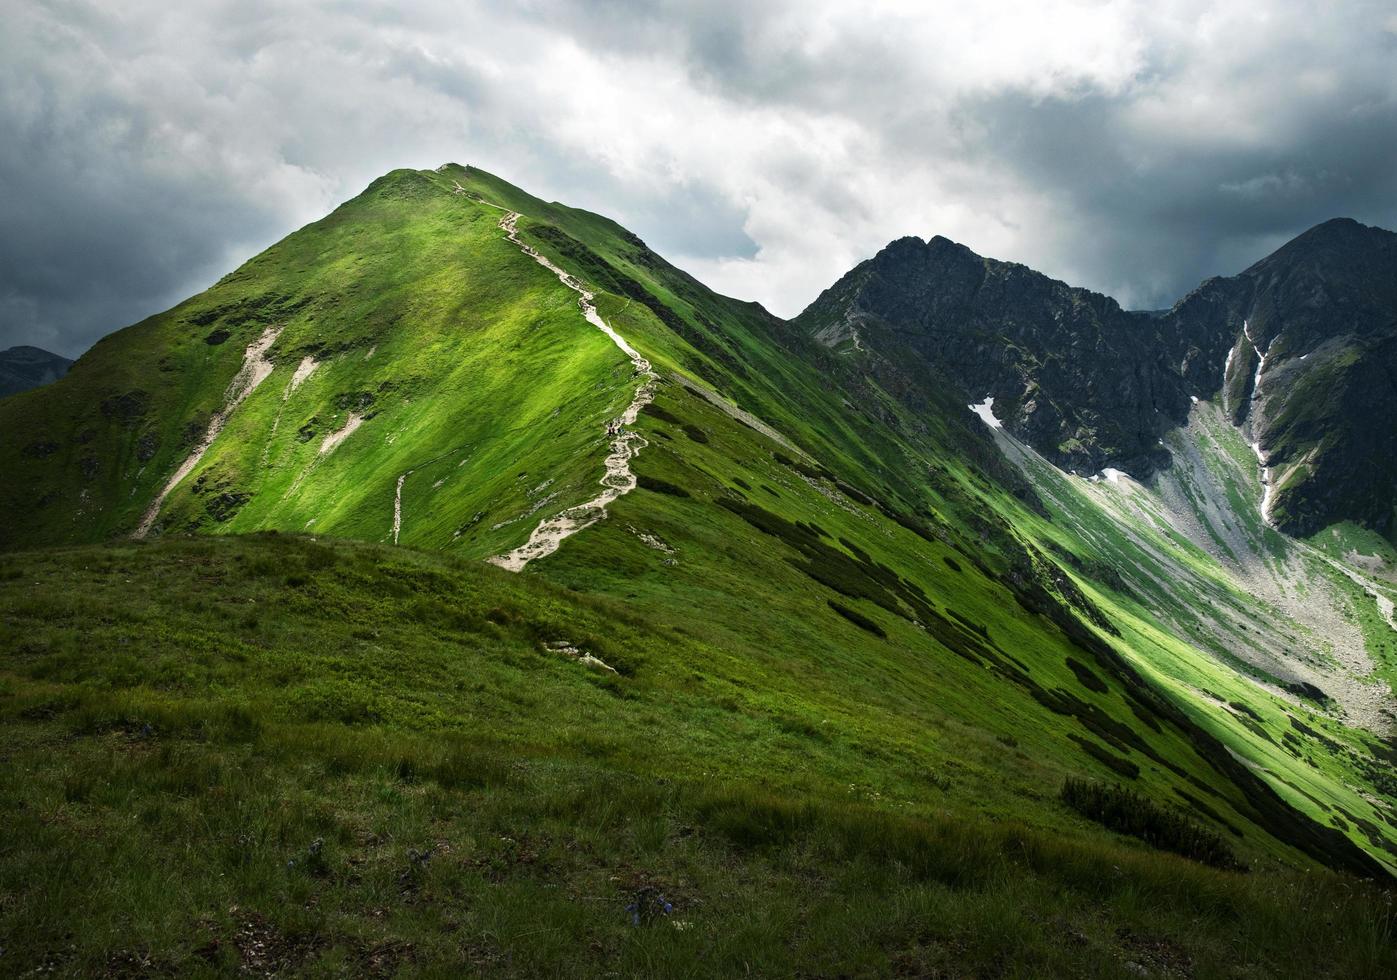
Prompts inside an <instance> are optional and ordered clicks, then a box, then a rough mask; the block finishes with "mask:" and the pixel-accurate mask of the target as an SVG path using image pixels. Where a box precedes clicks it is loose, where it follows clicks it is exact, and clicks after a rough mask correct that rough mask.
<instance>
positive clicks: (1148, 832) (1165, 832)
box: [1062, 770, 1242, 869]
mask: <svg viewBox="0 0 1397 980" xmlns="http://www.w3.org/2000/svg"><path fill="white" fill-rule="evenodd" d="M1137 772H1138V770H1137ZM1062 801H1063V802H1064V803H1066V804H1067V805H1068V806H1070V807H1071V808H1072V809H1074V810H1076V811H1077V812H1078V813H1080V814H1081V815H1082V816H1084V817H1086V818H1087V819H1088V820H1095V821H1096V822H1097V823H1099V824H1101V825H1102V826H1104V827H1109V828H1110V829H1111V830H1114V831H1116V832H1117V833H1120V834H1128V835H1130V836H1131V837H1138V838H1140V840H1142V841H1144V842H1145V843H1146V844H1149V845H1150V846H1151V847H1157V848H1159V849H1160V850H1164V851H1170V852H1172V853H1174V854H1181V855H1183V856H1184V857H1186V858H1189V859H1190V860H1193V861H1201V862H1203V863H1204V864H1209V865H1212V866H1213V867H1215V868H1228V869H1238V868H1241V866H1242V865H1241V862H1240V861H1238V860H1237V855H1236V854H1235V853H1233V851H1232V848H1231V846H1229V845H1228V843H1227V841H1225V840H1223V838H1222V836H1221V835H1220V834H1216V833H1214V832H1213V831H1211V830H1208V829H1207V828H1206V827H1200V826H1199V825H1198V824H1196V823H1194V822H1193V821H1192V820H1190V819H1188V817H1186V816H1184V815H1183V814H1182V813H1180V812H1179V811H1178V810H1175V809H1174V808H1172V807H1166V806H1160V805H1159V804H1157V803H1155V802H1154V801H1153V800H1151V799H1150V798H1149V797H1146V796H1142V795H1141V794H1139V793H1137V792H1135V791H1134V790H1129V789H1125V788H1124V787H1121V786H1113V785H1110V784H1107V783H1094V782H1091V781H1089V780H1085V779H1072V778H1069V779H1068V780H1067V781H1066V782H1064V783H1063V784H1062Z"/></svg>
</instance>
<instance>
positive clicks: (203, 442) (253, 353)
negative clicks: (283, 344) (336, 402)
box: [131, 327, 281, 539]
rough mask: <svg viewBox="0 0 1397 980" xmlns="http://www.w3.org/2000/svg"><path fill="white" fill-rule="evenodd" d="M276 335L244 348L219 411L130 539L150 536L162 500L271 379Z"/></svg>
mask: <svg viewBox="0 0 1397 980" xmlns="http://www.w3.org/2000/svg"><path fill="white" fill-rule="evenodd" d="M280 335H281V327H268V328H267V329H266V330H264V331H262V336H260V337H258V338H257V339H256V340H254V341H253V342H252V343H251V344H248V346H247V351H246V353H244V354H243V366H242V367H241V368H240V369H239V370H238V373H237V374H236V375H234V376H233V380H232V381H231V382H229V384H228V390H227V391H225V392H224V393H223V407H222V408H220V409H219V410H218V411H216V412H214V413H213V415H212V416H211V417H210V418H209V424H208V427H207V428H206V429H205V430H204V436H203V438H202V439H200V440H199V444H198V445H197V446H195V447H194V451H193V452H191V453H190V454H189V456H188V457H187V458H186V459H185V461H184V462H183V463H181V464H180V466H179V469H177V470H175V472H174V475H173V476H171V477H170V479H169V481H168V482H167V483H166V484H165V488H164V489H163V490H161V491H160V493H159V494H157V495H156V498H155V499H154V500H152V501H151V502H150V506H149V507H147V508H146V512H145V514H144V515H142V517H141V522H140V523H139V524H137V525H136V530H135V531H133V532H132V534H131V537H133V538H137V539H140V538H144V537H145V536H146V535H147V534H149V533H150V530H151V528H152V527H154V526H155V519H156V518H157V517H159V516H160V507H161V505H163V504H164V503H165V498H166V497H168V496H169V495H170V491H172V490H174V488H175V487H177V486H179V483H180V481H181V480H183V479H184V478H185V477H186V476H188V475H189V474H190V473H192V472H193V471H194V467H196V466H198V465H199V460H201V459H203V458H204V453H206V452H208V451H209V447H210V446H212V445H213V442H214V440H215V439H217V438H218V434H219V433H220V432H222V431H223V426H224V424H225V423H226V422H227V421H228V418H229V416H231V415H232V414H233V412H234V410H236V409H237V407H238V406H239V405H241V404H242V403H243V400H244V399H246V398H247V396H248V395H250V394H252V393H253V391H255V390H256V389H257V386H258V385H260V384H261V383H262V382H263V381H266V380H267V378H268V377H269V376H270V375H271V373H272V370H273V369H274V368H275V367H276V365H275V364H273V363H272V362H271V361H269V360H267V351H269V350H270V349H271V347H272V344H274V343H276V339H277V337H279V336H280Z"/></svg>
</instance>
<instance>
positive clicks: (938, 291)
mask: <svg viewBox="0 0 1397 980" xmlns="http://www.w3.org/2000/svg"><path fill="white" fill-rule="evenodd" d="M796 322H797V323H798V324H800V325H802V326H803V327H804V328H805V329H806V330H807V331H808V332H809V333H811V334H812V335H814V336H816V337H818V338H823V339H824V340H825V342H826V343H830V342H831V341H834V342H835V343H837V342H838V341H839V339H841V338H842V337H844V336H848V335H849V334H850V333H855V334H857V336H858V338H859V340H860V344H861V346H862V347H863V348H864V349H870V350H873V351H877V350H879V349H880V348H881V349H887V348H888V347H890V346H896V347H899V348H905V349H907V350H910V351H911V352H913V353H914V355H915V356H917V357H919V358H921V359H922V360H923V361H924V362H925V363H926V365H927V366H930V367H934V368H935V369H937V370H938V371H940V372H941V373H943V374H944V375H946V376H947V377H949V378H950V379H952V380H953V381H954V382H955V383H957V384H959V385H960V386H961V388H963V389H964V393H965V396H966V398H967V399H969V400H972V401H976V402H979V401H982V400H984V398H986V397H993V398H994V406H995V413H996V415H997V416H998V417H999V418H1000V420H1001V421H1003V422H1004V424H1005V426H1006V427H1007V428H1008V429H1009V430H1010V431H1011V432H1013V433H1014V434H1015V435H1016V436H1018V437H1019V438H1022V439H1024V440H1026V441H1028V442H1029V443H1031V444H1032V445H1034V446H1035V447H1036V448H1038V449H1039V451H1041V452H1042V453H1043V454H1044V455H1046V456H1048V457H1049V458H1050V459H1052V460H1053V461H1054V462H1056V463H1058V464H1059V465H1061V466H1063V467H1065V468H1067V469H1070V470H1075V471H1081V472H1096V471H1098V470H1100V469H1101V468H1102V467H1104V466H1107V465H1114V466H1117V467H1120V468H1122V469H1126V470H1128V471H1129V472H1131V473H1134V474H1137V475H1140V476H1145V475H1148V474H1149V473H1151V472H1153V471H1154V470H1155V469H1157V468H1158V467H1160V466H1165V465H1168V454H1167V453H1165V452H1164V451H1163V449H1162V448H1161V447H1160V446H1159V439H1160V436H1161V435H1162V434H1163V433H1164V432H1165V431H1166V430H1167V429H1168V428H1170V427H1172V426H1173V425H1176V424H1178V422H1179V421H1181V420H1182V419H1184V418H1185V417H1187V414H1188V406H1189V397H1188V390H1187V386H1186V383H1185V381H1184V379H1183V378H1182V377H1181V376H1180V374H1179V372H1178V370H1177V369H1176V365H1175V364H1173V363H1171V362H1170V359H1169V357H1168V356H1167V355H1166V353H1165V350H1164V348H1163V347H1162V345H1161V344H1160V343H1159V335H1160V327H1161V325H1160V322H1159V319H1158V318H1157V317H1154V316H1151V315H1150V314H1145V313H1129V312H1126V311H1125V310H1122V309H1121V308H1120V306H1119V305H1118V304H1117V303H1116V302H1115V300H1112V299H1110V298H1109V297H1106V296H1102V295H1100V294H1099V293H1093V292H1090V291H1088V290H1085V289H1075V288H1073V287H1071V286H1068V285H1066V284H1065V283H1061V282H1058V281H1056V280H1053V279H1050V278H1048V277H1047V276H1044V275H1042V274H1040V273H1037V272H1034V271H1033V270H1031V269H1029V268H1027V267H1026V266H1022V265H1016V264H1013V263H1008V262H999V261H996V260H994V259H986V258H983V257H981V256H979V255H976V254H975V253H974V252H972V251H971V250H970V249H968V248H966V247H965V246H963V245H957V244H956V243H954V242H951V241H948V240H947V239H945V238H940V237H937V238H933V239H931V240H930V241H926V242H923V241H921V240H920V239H917V238H903V239H899V240H898V241H895V242H893V243H892V244H890V245H888V246H887V247H886V248H885V249H883V250H882V251H881V252H879V253H878V254H877V255H876V256H874V258H872V259H870V260H868V261H867V262H864V263H863V264H861V265H860V266H858V267H857V268H855V269H854V270H853V271H852V272H850V273H849V274H848V275H847V276H845V277H844V278H843V279H841V280H840V281H839V282H838V283H836V284H835V285H834V286H833V287H831V288H830V289H829V290H826V291H825V293H823V294H822V295H821V296H820V297H819V299H817V300H816V301H815V302H814V303H813V304H812V305H811V306H810V308H809V309H807V310H806V311H805V312H804V313H802V314H801V315H800V317H798V318H797V320H796Z"/></svg>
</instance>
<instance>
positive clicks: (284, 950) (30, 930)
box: [0, 536, 1397, 977]
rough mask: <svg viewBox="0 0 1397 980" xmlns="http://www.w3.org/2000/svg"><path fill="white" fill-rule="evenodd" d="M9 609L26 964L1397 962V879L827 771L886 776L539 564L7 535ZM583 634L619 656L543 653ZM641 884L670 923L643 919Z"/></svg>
mask: <svg viewBox="0 0 1397 980" xmlns="http://www.w3.org/2000/svg"><path fill="white" fill-rule="evenodd" d="M137 569H141V570H142V573H143V574H139V575H138V574H137V572H136V570H137ZM293 579H294V580H296V582H297V583H298V584H295V585H291V584H290V580H293ZM128 580H129V581H128ZM61 582H66V583H67V584H69V585H70V586H71V587H72V590H71V591H65V590H63V589H60V588H56V587H55V586H56V585H58V584H59V583H61ZM194 582H198V583H202V584H203V585H204V589H203V591H202V593H201V592H199V591H197V590H195V589H193V588H191V587H189V585H190V584H191V583H194ZM35 583H37V585H36V584H35ZM0 610H3V624H4V625H3V636H0V640H3V643H0V649H5V650H7V651H9V652H8V653H7V654H6V655H5V656H4V658H3V661H0V726H3V729H4V744H5V746H6V748H5V753H6V766H7V770H8V771H9V772H11V773H15V774H18V775H20V776H22V778H16V779H8V780H5V781H4V783H3V785H0V806H2V807H3V811H4V818H5V821H6V826H7V844H6V848H5V851H4V857H3V860H0V892H3V894H4V895H5V900H4V901H3V902H0V934H3V935H5V936H6V937H7V939H6V942H5V952H4V956H5V959H6V964H7V966H6V969H7V971H11V972H14V973H24V972H26V971H28V970H31V969H39V968H51V969H54V970H57V971H59V972H67V973H99V972H102V971H108V972H119V971H120V970H123V969H124V970H127V971H131V970H139V971H145V972H165V973H172V974H180V975H211V974H215V973H225V972H232V971H235V970H239V969H242V970H252V971H257V972H267V971H276V972H282V973H310V974H323V973H335V972H351V973H372V974H381V975H391V974H394V973H418V972H425V973H429V974H430V973H468V974H482V975H483V974H489V975H539V974H559V973H569V974H575V973H596V972H602V971H608V970H609V971H614V972H618V973H620V974H621V975H672V974H682V975H714V976H725V975H732V974H733V973H735V972H743V971H751V972H756V973H783V974H785V973H790V972H805V973H810V974H833V973H840V974H846V975H885V974H887V973H891V972H903V973H909V974H933V973H935V972H937V971H940V972H942V973H952V974H980V973H985V972H994V971H1005V970H1007V971H1008V972H1010V973H1015V974H1018V975H1063V976H1066V975H1074V976H1112V975H1127V972H1128V971H1129V970H1131V967H1130V966H1128V964H1131V963H1141V964H1148V965H1149V967H1150V968H1152V969H1164V968H1168V969H1174V970H1181V971H1186V972H1191V973H1192V975H1194V976H1199V977H1206V976H1223V975H1229V976H1230V975H1235V972H1234V971H1235V970H1236V969H1238V968H1242V967H1245V968H1249V969H1251V970H1252V971H1253V972H1256V973H1260V974H1267V973H1273V974H1274V973H1286V972H1294V971H1295V970H1300V971H1302V972H1314V973H1318V972H1325V973H1327V974H1328V975H1334V976H1374V975H1381V974H1383V973H1384V972H1387V971H1389V970H1390V969H1392V967H1393V966H1394V962H1395V960H1394V957H1395V956H1397V951H1395V950H1394V947H1393V945H1392V936H1391V925H1392V924H1391V907H1390V896H1389V895H1388V894H1387V893H1385V892H1382V891H1379V890H1376V889H1374V888H1372V887H1371V886H1366V885H1361V884H1359V883H1356V882H1354V881H1353V880H1351V879H1346V878H1344V877H1342V876H1337V875H1332V874H1330V873H1327V872H1320V871H1314V870H1311V871H1303V872H1302V871H1298V870H1289V869H1286V868H1283V867H1279V866H1276V865H1274V864H1273V863H1271V862H1267V861H1262V862H1261V866H1260V867H1259V869H1258V870H1257V871H1256V872H1255V873H1253V874H1249V875H1238V874H1235V873H1231V872H1225V871H1220V870H1214V869H1211V868H1207V867H1203V866H1200V865H1198V864H1196V863H1194V862H1190V861H1186V860H1183V859H1182V858H1177V857H1175V856H1173V855H1170V854H1167V853H1163V852H1161V851H1158V850H1155V849H1152V848H1147V847H1142V846H1138V845H1131V844H1129V843H1123V842H1118V840H1116V839H1112V838H1109V837H1103V836H1101V835H1100V834H1098V833H1094V832H1093V831H1092V830H1091V826H1092V825H1091V824H1089V823H1078V822H1077V821H1076V818H1075V817H1074V816H1073V815H1072V814H1071V812H1070V811H1068V810H1067V809H1065V808H1064V809H1063V810H1062V812H1061V814H1060V816H1059V817H1058V818H1057V825H1056V826H1052V825H1044V824H1042V823H1041V822H1039V823H1038V824H1037V825H1034V824H1031V823H1025V822H1023V821H1022V820H1020V819H1016V818H1015V817H1013V816H1009V815H1007V814H1006V815H994V814H991V813H987V812H985V811H983V810H981V809H980V808H979V807H978V806H976V805H975V800H974V798H973V797H972V796H967V795H965V794H964V792H948V791H947V790H946V789H945V788H943V787H945V786H948V785H949V782H948V781H946V780H933V779H930V778H928V776H927V773H926V772H925V770H924V768H923V767H924V766H925V765H926V763H925V760H911V759H909V760H906V761H905V762H898V761H897V760H896V759H895V758H886V759H884V760H882V761H881V762H880V763H879V764H880V765H881V766H883V767H885V768H887V769H889V770H891V771H896V770H898V769H904V770H905V774H904V777H903V778H904V779H905V780H906V782H905V783H904V785H903V788H902V790H901V791H897V792H884V791H861V792H858V793H851V792H850V791H849V790H850V787H849V785H848V784H847V783H845V784H843V785H841V784H840V782H836V781H835V779H833V778H831V779H828V780H821V779H817V778H812V777H811V776H810V775H809V773H808V770H810V769H812V768H818V769H820V770H823V771H826V772H827V773H828V774H829V775H830V776H832V777H837V779H838V780H839V781H843V780H846V779H847V780H849V781H851V782H852V781H854V780H857V779H858V778H859V773H860V771H861V772H862V774H864V775H865V776H866V775H868V774H870V772H869V766H870V763H871V760H869V759H868V758H867V757H863V760H862V761H861V762H859V763H858V764H857V765H856V766H855V767H854V768H851V769H850V770H849V771H847V772H841V771H840V768H841V767H840V764H839V762H838V760H839V759H840V758H841V756H843V755H844V754H845V753H846V752H847V747H846V746H844V744H843V743H845V742H846V740H847V739H848V738H849V736H850V732H849V731H848V730H846V729H845V728H844V727H843V726H828V725H822V724H819V723H802V722H801V721H800V720H799V716H798V715H796V714H793V713H792V712H791V708H789V707H788V708H786V709H785V710H784V711H781V712H777V711H770V712H767V713H766V714H765V715H763V716H757V715H753V714H750V713H748V712H747V711H744V710H741V709H740V708H739V709H738V710H733V711H728V712H715V711H714V706H715V705H716V704H720V703H722V702H724V701H725V700H733V701H736V699H737V698H739V697H740V696H741V693H740V689H738V688H737V687H730V688H729V689H728V691H729V693H727V694H724V693H722V692H710V693H708V694H707V695H705V696H704V697H702V698H699V697H694V696H692V694H689V695H687V696H686V688H688V687H690V686H691V684H692V681H691V680H690V679H689V677H688V673H689V672H688V671H686V670H684V669H683V668H682V667H681V666H679V665H681V664H684V663H701V662H704V659H705V656H706V657H710V658H711V657H712V655H713V651H712V649H711V648H708V647H706V646H704V645H703V644H702V642H701V641H700V640H698V639H695V638H689V637H684V636H682V635H676V634H673V633H669V634H666V633H665V632H664V631H663V630H659V631H658V632H657V630H656V629H655V628H654V627H652V626H651V625H650V624H647V623H642V622H639V621H635V620H632V619H629V618H627V617H626V616H625V615H624V613H623V611H622V610H621V609H620V608H619V607H616V606H614V605H613V604H611V603H610V602H609V601H607V600H604V599H598V598H592V597H587V596H582V595H578V594H576V593H572V592H570V591H568V590H567V589H560V588H558V587H556V586H553V585H550V584H548V583H546V582H543V581H540V580H538V579H537V578H532V577H528V576H525V577H519V576H511V575H508V574H507V573H504V572H501V571H499V570H497V569H494V568H491V567H488V566H484V565H480V564H468V565H467V564H461V563H458V562H455V561H453V560H451V559H449V558H445V557H441V556H435V555H431V554H426V553H419V552H412V551H407V550H403V549H393V550H390V549H383V548H378V547H375V546H369V545H355V544H349V543H333V542H326V541H320V542H312V541H310V540H308V539H297V538H288V537H285V536H262V537H254V538H245V539H240V538H232V539H223V540H214V541H210V540H198V539H190V540H174V539H172V540H167V541H165V542H162V543H160V544H156V545H150V546H141V547H137V546H129V545H128V546H123V547H121V548H116V549H112V548H86V549H73V550H69V551H61V552H46V553H38V554H32V555H11V556H8V557H7V558H6V559H5V560H4V562H3V565H0ZM563 631H565V635H566V636H568V637H569V638H571V639H573V640H577V641H580V642H582V643H584V644H585V645H586V646H587V647H588V648H589V649H592V650H594V651H596V652H597V653H598V654H599V655H601V656H603V658H604V659H608V662H613V659H614V662H616V663H618V664H622V665H624V668H625V669H624V670H623V671H622V674H621V675H620V677H611V676H608V675H603V674H599V673H595V672H593V671H589V670H587V669H586V668H584V667H582V666H581V665H579V664H577V663H576V662H574V661H572V660H569V659H568V658H566V657H562V656H559V655H556V654H551V653H549V652H547V650H546V648H545V647H544V646H543V643H544V642H547V641H549V640H551V639H554V638H556V637H557V636H559V635H560V634H561V633H562V632H563ZM871 642H880V643H881V642H884V641H871ZM665 650H669V651H670V655H669V656H666V655H664V654H662V653H661V651H665ZM525 679H527V682H525ZM709 683H711V682H709ZM545 718H566V719H567V720H566V721H565V722H563V723H561V724H540V721H541V720H542V719H545ZM831 728H833V730H831ZM996 746H997V750H998V751H999V752H1000V753H1003V752H1004V751H1005V747H1004V745H1003V744H1002V743H996ZM856 756H857V754H856ZM815 760H818V766H817V767H812V765H811V763H812V761H815ZM802 770H807V772H804V773H803V772H802ZM919 770H920V771H919ZM953 779H954V777H953ZM1052 785H1057V784H1056V783H1054V784H1052ZM914 786H917V787H920V788H917V789H913V787H914ZM890 788H891V787H890V786H885V787H884V789H890ZM1042 790H1043V792H1044V793H1045V794H1048V795H1051V793H1052V790H1051V789H1050V788H1049V786H1048V785H1044V786H1042ZM637 896H641V900H642V901H646V902H656V903H658V902H661V901H663V902H667V903H668V904H669V905H670V911H669V912H668V913H665V912H663V911H659V912H656V911H653V910H652V912H651V913H650V914H648V915H646V916H645V917H644V918H643V920H642V921H643V924H642V925H640V926H636V925H633V924H632V921H633V917H632V914H631V913H630V912H628V908H630V907H632V906H634V905H635V904H636V902H637ZM647 907H650V906H647ZM656 907H659V906H658V905H656ZM1142 957H1143V958H1144V959H1142ZM1151 957H1153V959H1151Z"/></svg>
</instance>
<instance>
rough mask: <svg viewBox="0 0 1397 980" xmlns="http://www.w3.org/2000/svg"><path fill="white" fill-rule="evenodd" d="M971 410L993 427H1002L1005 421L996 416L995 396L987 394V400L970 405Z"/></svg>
mask: <svg viewBox="0 0 1397 980" xmlns="http://www.w3.org/2000/svg"><path fill="white" fill-rule="evenodd" d="M969 407H970V410H971V411H972V412H974V413H975V414H976V415H978V416H980V420H981V421H982V422H984V423H985V424H986V425H988V426H989V427H990V428H991V429H1002V428H1004V423H1003V422H1001V421H999V419H997V418H995V417H994V396H993V395H986V396H985V400H984V401H982V402H980V404H978V405H971V406H969Z"/></svg>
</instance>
